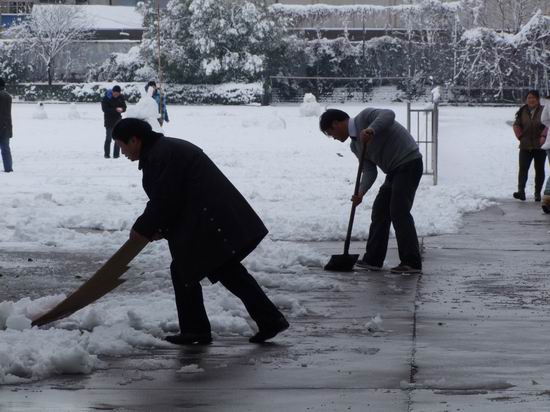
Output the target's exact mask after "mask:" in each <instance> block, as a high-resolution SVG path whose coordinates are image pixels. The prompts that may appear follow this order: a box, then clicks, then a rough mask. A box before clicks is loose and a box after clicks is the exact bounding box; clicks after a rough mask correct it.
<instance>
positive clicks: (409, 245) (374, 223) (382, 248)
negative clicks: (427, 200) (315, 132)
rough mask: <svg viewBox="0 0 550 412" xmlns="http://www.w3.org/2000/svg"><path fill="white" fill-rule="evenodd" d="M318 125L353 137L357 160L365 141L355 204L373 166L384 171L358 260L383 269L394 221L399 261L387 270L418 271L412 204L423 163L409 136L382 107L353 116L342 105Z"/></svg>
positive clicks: (338, 136) (372, 174)
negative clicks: (365, 244) (364, 248)
mask: <svg viewBox="0 0 550 412" xmlns="http://www.w3.org/2000/svg"><path fill="white" fill-rule="evenodd" d="M319 126H320V128H321V131H322V132H323V133H324V134H325V135H327V136H330V137H332V138H334V139H336V140H338V141H340V142H345V141H346V140H347V139H348V137H351V144H350V147H351V151H352V152H353V153H354V154H355V155H356V156H357V158H358V159H359V158H360V155H361V153H362V150H363V147H364V145H366V147H365V159H364V161H363V174H362V178H361V185H360V190H359V194H358V195H357V196H355V195H354V196H353V197H352V202H354V204H356V205H358V204H359V203H361V202H362V200H363V197H364V196H365V193H367V191H368V190H369V189H370V188H371V186H372V185H373V183H374V182H375V180H376V177H377V174H378V172H377V167H379V168H380V169H381V170H382V171H383V172H384V173H385V174H386V180H385V181H384V184H383V185H382V186H381V187H380V190H379V192H378V195H377V196H376V199H375V200H374V204H373V205H372V217H371V225H370V229H369V237H368V240H367V250H366V253H365V254H364V256H363V258H362V259H361V260H360V261H358V262H357V265H358V266H360V267H363V268H366V269H369V270H381V269H382V266H383V264H384V259H385V258H386V252H387V249H388V239H389V234H390V225H391V224H393V228H394V229H395V237H396V238H397V246H398V249H399V258H400V260H401V262H400V264H399V265H398V266H396V267H394V268H392V269H391V271H392V272H393V273H402V274H414V273H422V261H421V257H420V248H419V245H418V236H417V234H416V228H415V225H414V219H413V217H412V215H411V209H412V206H413V202H414V196H415V194H416V189H417V188H418V184H419V183H420V178H421V177H422V172H423V168H424V167H423V163H422V155H421V154H420V151H419V150H418V145H417V144H416V142H415V141H414V139H413V137H412V136H411V135H410V133H409V132H408V131H407V129H405V128H404V127H403V126H402V125H401V124H399V123H398V122H396V121H395V113H394V112H393V111H391V110H384V109H375V108H367V109H365V110H363V111H362V112H361V113H359V114H358V115H357V116H356V117H355V118H353V119H351V118H350V117H349V115H348V114H347V113H346V112H344V111H342V110H337V109H329V110H327V111H326V112H325V113H323V114H322V115H321V118H320V122H319ZM359 160H360V159H359Z"/></svg>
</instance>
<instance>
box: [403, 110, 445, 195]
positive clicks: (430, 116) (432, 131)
mask: <svg viewBox="0 0 550 412" xmlns="http://www.w3.org/2000/svg"><path fill="white" fill-rule="evenodd" d="M407 130H408V131H409V133H411V135H412V136H413V137H414V139H415V140H416V143H417V144H418V147H419V149H420V152H421V153H422V157H423V162H424V174H425V175H431V176H433V184H434V185H437V178H438V175H437V162H438V159H437V157H438V146H439V143H438V137H439V136H438V134H439V108H438V106H437V103H432V104H430V105H428V106H426V107H424V108H422V109H413V108H412V107H411V103H407Z"/></svg>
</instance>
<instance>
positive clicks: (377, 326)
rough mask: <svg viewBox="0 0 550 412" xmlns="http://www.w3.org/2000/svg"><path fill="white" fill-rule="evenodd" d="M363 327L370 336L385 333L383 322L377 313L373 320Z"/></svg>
mask: <svg viewBox="0 0 550 412" xmlns="http://www.w3.org/2000/svg"><path fill="white" fill-rule="evenodd" d="M365 327H366V328H367V331H368V332H369V333H372V334H375V333H379V332H385V331H386V330H385V329H384V321H383V320H382V317H381V316H380V314H379V313H378V314H377V315H376V316H375V317H374V318H372V319H371V320H369V321H368V322H367V323H366V324H365Z"/></svg>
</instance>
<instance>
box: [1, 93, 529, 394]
mask: <svg viewBox="0 0 550 412" xmlns="http://www.w3.org/2000/svg"><path fill="white" fill-rule="evenodd" d="M334 107H339V108H343V109H344V110H346V111H348V113H349V114H350V115H355V114H357V113H358V112H359V111H360V110H361V109H362V107H361V106H355V105H354V106H351V105H350V106H343V107H341V106H334ZM391 108H392V109H393V110H394V111H395V112H396V114H397V119H398V120H399V121H401V122H402V123H405V120H406V107H405V105H395V106H391ZM35 110H36V106H34V105H27V104H15V105H14V107H13V117H14V136H15V137H14V138H13V139H12V142H11V143H12V153H13V157H14V170H15V172H14V173H11V174H5V173H0V186H1V187H2V196H1V197H0V210H2V214H1V215H0V227H1V230H0V248H2V249H4V250H66V251H75V252H77V251H78V252H89V253H93V254H97V255H99V256H104V257H105V258H107V257H108V256H110V254H112V253H113V252H114V251H115V250H116V249H117V248H118V247H119V246H120V245H121V244H122V243H123V242H124V240H125V239H126V238H127V235H128V231H129V229H130V227H131V226H132V224H133V222H134V220H135V218H136V217H137V216H139V214H140V213H141V211H142V209H143V206H144V204H145V201H146V197H145V194H144V192H143V190H142V188H141V181H140V178H141V173H140V172H139V171H138V170H137V163H130V162H129V161H127V160H126V159H125V158H120V159H104V158H103V139H104V128H103V121H102V113H101V110H100V106H99V104H82V105H77V110H78V112H79V114H80V117H79V118H75V117H76V116H74V113H73V112H72V111H71V109H70V107H69V105H62V104H59V105H55V104H48V105H46V107H45V110H46V112H47V115H48V117H47V119H35V118H33V112H34V111H35ZM515 110H516V109H514V108H489V107H483V108H480V107H460V108H457V107H443V108H441V109H440V152H439V153H440V158H439V167H440V169H439V173H440V176H439V185H438V186H432V179H431V177H428V176H427V177H425V178H424V179H423V181H422V183H421V187H420V188H419V190H418V192H417V198H416V203H415V207H414V211H413V213H414V216H415V220H416V223H417V228H418V230H419V234H420V235H431V234H439V233H448V232H453V231H456V230H457V229H458V228H459V227H460V222H461V216H462V215H463V214H464V213H465V212H468V211H475V210H478V209H480V208H483V207H484V206H486V205H488V204H490V202H491V199H493V198H499V197H508V196H510V195H511V193H512V192H513V191H514V190H515V187H516V174H517V143H516V141H515V138H514V137H513V134H512V131H511V127H510V126H509V124H507V123H506V122H507V121H510V120H512V119H513V116H514V112H515ZM169 111H170V118H171V120H172V122H171V123H169V124H167V125H166V126H165V131H166V134H167V135H169V136H174V137H180V138H184V139H187V140H189V141H191V142H193V143H195V144H197V145H198V146H200V147H202V148H203V149H204V150H205V152H206V153H207V154H208V155H209V156H210V157H211V158H212V159H213V160H214V161H215V162H216V163H217V164H218V166H219V167H220V168H221V169H222V171H223V172H224V173H225V174H226V175H227V176H228V177H229V178H230V179H231V180H232V182H233V183H234V184H235V185H236V186H237V187H238V188H239V189H240V190H241V192H242V193H243V194H244V196H245V197H246V198H247V199H249V201H250V202H251V204H252V205H253V207H254V208H255V209H256V210H257V211H258V213H259V214H260V216H261V217H262V218H263V219H264V221H265V223H266V225H267V226H268V228H269V229H270V235H269V238H268V239H266V240H265V241H264V242H263V243H262V245H261V246H260V248H259V249H258V250H257V251H256V252H255V253H254V254H252V255H251V256H250V257H249V258H248V259H247V261H246V264H247V266H248V267H249V269H250V270H251V271H252V272H253V273H254V274H255V276H256V277H257V278H258V279H259V281H260V283H261V284H262V286H264V287H266V288H267V289H268V294H269V295H270V296H271V297H272V298H273V299H274V301H275V302H276V303H277V304H278V305H279V306H280V307H281V308H282V309H283V310H284V311H285V313H287V314H289V315H290V316H293V315H294V316H298V315H303V314H306V313H307V311H308V308H306V307H303V305H301V303H300V299H299V294H298V293H297V292H299V291H300V290H311V289H314V288H334V290H335V293H337V291H338V285H332V284H327V283H326V282H325V281H323V280H321V279H318V278H316V277H314V276H312V275H309V274H308V273H307V271H306V268H307V267H308V266H316V267H320V266H321V265H323V264H324V263H326V260H327V256H323V255H322V254H320V253H319V252H317V251H315V250H314V249H312V248H311V247H310V246H308V245H307V243H303V242H302V241H319V240H341V239H343V237H344V235H345V232H346V225H347V222H348V216H349V207H350V202H349V198H350V196H351V193H352V191H353V179H354V177H355V173H356V167H357V161H356V159H355V157H354V155H353V154H352V153H351V151H350V150H349V147H348V144H347V143H346V144H341V143H339V142H337V141H334V140H331V139H328V138H326V137H325V136H324V135H323V134H322V133H321V132H320V131H319V128H318V119H317V118H316V117H302V116H300V112H299V108H298V106H278V107H257V106H250V107H243V106H238V107H221V106H208V107H195V106H171V107H169ZM382 180H383V175H382V173H380V176H379V182H378V183H377V185H375V186H374V187H373V189H372V190H371V193H369V194H368V195H367V197H366V201H365V202H364V204H363V205H362V206H361V207H360V209H359V210H358V213H357V216H356V224H355V229H354V236H356V237H358V238H365V237H366V235H367V232H368V223H369V220H370V207H371V204H372V201H373V199H374V196H375V193H376V190H377V186H379V184H380V183H381V182H382ZM531 181H532V179H530V183H529V184H530V185H532V182H531ZM530 187H531V189H529V190H528V193H532V191H533V190H532V186H530ZM205 190H211V188H205ZM297 242H300V243H297ZM335 253H338V251H335ZM168 264H169V255H168V253H167V246H166V244H165V243H164V242H156V243H154V244H151V245H149V246H148V247H147V248H146V249H145V251H144V252H143V253H142V254H141V255H140V256H139V257H138V259H137V261H136V263H135V265H138V266H139V265H142V266H143V267H144V268H145V269H144V270H145V271H146V273H145V275H144V276H142V277H140V278H139V279H140V282H137V284H136V286H135V287H134V288H133V289H132V290H131V294H121V293H120V292H119V293H116V292H115V293H113V294H111V295H109V296H107V297H105V298H103V299H102V300H100V301H99V302H98V303H96V304H94V305H92V306H91V307H90V308H87V309H85V310H83V311H81V312H78V313H77V314H75V315H73V316H72V317H71V318H69V319H66V320H63V321H61V322H58V323H57V324H54V325H53V326H51V327H50V328H48V329H43V330H40V329H37V328H33V329H28V326H29V325H28V321H27V320H26V319H28V318H30V317H33V316H34V315H35V314H36V313H40V312H41V311H42V310H44V308H45V307H49V306H52V305H53V304H54V303H55V302H57V301H59V300H60V299H62V296H49V297H45V298H44V299H42V300H38V301H34V302H31V301H30V300H28V299H23V298H24V297H23V296H22V297H21V298H22V300H20V301H18V302H1V303H0V384H2V383H4V384H6V383H17V382H22V381H26V380H29V379H30V380H36V379H41V378H44V377H47V376H50V375H52V374H58V373H89V372H90V371H92V370H93V369H94V368H100V367H101V364H102V362H101V360H100V358H99V357H98V356H101V355H122V354H129V353H132V352H135V351H138V350H139V349H140V348H144V347H163V346H165V345H166V344H165V343H164V342H163V341H162V340H161V338H162V336H163V335H164V334H165V333H166V332H170V331H174V330H177V317H176V312H175V305H174V303H173V294H172V290H171V286H170V285H171V284H170V280H169V271H168ZM72 275H73V274H70V273H68V274H67V276H72ZM39 286H40V285H37V287H39ZM205 295H206V296H205V301H206V304H207V310H208V312H209V314H210V316H211V321H212V327H213V331H214V333H217V334H219V333H234V334H239V335H243V336H246V335H249V334H250V333H251V330H250V327H249V324H248V322H249V321H248V320H247V317H246V315H245V311H244V308H243V307H242V305H240V303H239V302H238V301H237V300H235V299H234V298H233V297H232V296H230V295H229V294H228V293H226V291H225V289H223V288H220V287H218V286H217V285H214V286H209V285H208V282H206V283H205ZM61 348H62V349H61Z"/></svg>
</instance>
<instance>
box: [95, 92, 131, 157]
mask: <svg viewBox="0 0 550 412" xmlns="http://www.w3.org/2000/svg"><path fill="white" fill-rule="evenodd" d="M101 109H102V110H103V118H104V126H105V144H104V146H103V149H104V152H105V153H104V154H105V159H108V158H110V157H111V140H112V138H113V127H115V124H116V122H118V121H119V120H120V119H121V118H122V115H121V114H122V113H124V112H125V111H126V102H125V101H124V96H123V95H122V90H121V89H120V86H119V85H116V86H114V87H113V88H112V89H109V90H107V91H106V92H105V96H103V100H102V101H101ZM119 156H120V148H119V147H118V145H117V144H116V142H114V147H113V157H114V158H115V159H116V158H117V157H119Z"/></svg>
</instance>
